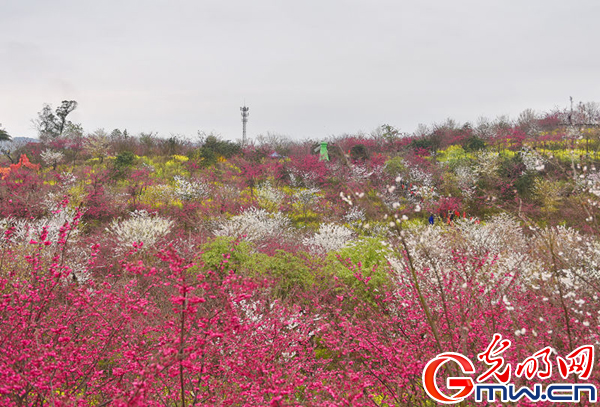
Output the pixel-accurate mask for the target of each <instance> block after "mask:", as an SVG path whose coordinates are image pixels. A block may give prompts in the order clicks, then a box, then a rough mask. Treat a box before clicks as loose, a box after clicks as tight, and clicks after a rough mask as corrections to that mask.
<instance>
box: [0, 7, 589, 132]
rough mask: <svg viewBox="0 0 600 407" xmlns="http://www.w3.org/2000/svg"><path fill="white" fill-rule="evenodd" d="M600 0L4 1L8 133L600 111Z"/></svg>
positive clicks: (302, 125) (1, 81)
mask: <svg viewBox="0 0 600 407" xmlns="http://www.w3.org/2000/svg"><path fill="white" fill-rule="evenodd" d="M599 17H600V2H599V1H598V0H573V1H565V0H562V1H555V0H535V1H533V0H502V1H481V0H472V1H471V0H454V1H448V0H438V1H423V0H413V1H404V0H389V1H377V0H371V1H357V0H344V1H342V0H338V1H332V0H303V1H286V0H254V1H238V0H235V1H227V0H168V1H167V0H118V1H117V0H101V1H87V0H53V1H47V0H15V1H12V0H0V123H2V125H3V127H4V128H5V129H6V130H7V131H8V133H9V134H11V135H12V136H31V137H34V136H36V131H35V130H34V129H33V127H32V124H31V120H32V119H34V118H36V116H37V112H38V111H40V110H41V109H42V106H43V104H44V103H49V104H51V105H52V106H53V107H54V108H55V107H57V106H58V105H59V104H60V101H62V100H64V99H74V100H77V101H78V102H79V107H78V108H77V110H76V111H75V112H73V113H72V114H71V116H69V118H70V119H71V120H72V121H74V122H78V123H81V124H82V125H83V127H84V129H85V130H86V131H87V132H91V131H94V130H95V129H98V128H104V129H106V130H107V131H111V130H112V129H114V128H120V129H125V128H126V129H127V130H128V131H129V132H130V133H138V132H141V131H145V132H149V131H155V132H158V133H159V134H160V135H161V136H169V135H170V134H181V135H186V136H193V135H195V134H196V132H197V131H198V130H202V131H205V132H211V131H213V132H216V133H219V134H221V135H222V136H223V137H225V138H229V139H237V138H240V137H241V118H240V111H239V107H240V106H242V105H243V104H244V101H245V102H246V104H247V105H248V106H249V107H250V117H249V122H248V134H249V136H251V137H253V136H256V135H257V134H265V133H266V132H272V133H278V134H283V135H287V136H290V137H292V138H295V139H303V138H313V139H317V138H323V137H327V136H330V135H339V134H343V133H356V132H359V131H364V132H370V131H371V130H373V129H375V128H376V127H377V126H379V125H381V124H384V123H387V124H391V125H394V126H396V127H398V128H400V129H401V130H402V131H407V132H412V131H414V130H415V128H416V127H417V125H418V124H419V123H425V124H431V123H434V122H442V121H444V120H445V119H446V118H448V117H451V118H453V119H455V120H457V121H460V122H465V121H475V120H476V119H477V118H478V117H479V116H487V117H490V118H492V119H493V118H495V117H496V116H499V115H502V114H508V115H510V116H511V117H515V116H516V115H518V113H519V112H520V111H522V110H524V109H526V108H533V109H535V110H538V111H541V110H550V109H552V108H553V107H556V106H559V107H566V106H567V105H568V102H569V100H568V99H569V96H573V98H574V100H575V101H600V52H598V49H599V48H598V46H599V44H598V42H599V40H600V28H598V21H597V20H598V18H599Z"/></svg>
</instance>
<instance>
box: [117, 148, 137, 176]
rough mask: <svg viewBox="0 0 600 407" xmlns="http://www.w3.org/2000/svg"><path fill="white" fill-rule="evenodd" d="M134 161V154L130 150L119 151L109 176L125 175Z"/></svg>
mask: <svg viewBox="0 0 600 407" xmlns="http://www.w3.org/2000/svg"><path fill="white" fill-rule="evenodd" d="M134 161H135V155H134V154H133V153H132V152H131V151H123V152H121V153H119V154H118V155H117V157H116V158H115V160H114V162H113V168H112V174H111V177H112V178H113V179H120V178H123V177H125V175H126V174H127V173H128V171H129V169H130V167H131V166H132V165H133V163H134Z"/></svg>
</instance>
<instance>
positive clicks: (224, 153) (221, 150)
mask: <svg viewBox="0 0 600 407" xmlns="http://www.w3.org/2000/svg"><path fill="white" fill-rule="evenodd" d="M241 150H242V147H241V146H240V145H239V144H238V143H234V142H232V141H229V140H221V139H219V138H218V137H216V136H213V135H210V136H208V137H206V140H205V141H204V144H203V145H202V147H200V148H198V149H196V150H195V151H193V152H192V153H191V154H190V159H192V160H196V161H200V164H201V165H202V166H203V167H209V166H211V165H214V164H215V163H216V162H217V160H218V159H219V157H225V158H231V157H233V156H234V155H236V154H238V153H239V152H240V151H241Z"/></svg>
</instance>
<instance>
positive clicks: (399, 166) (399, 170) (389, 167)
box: [385, 156, 407, 177]
mask: <svg viewBox="0 0 600 407" xmlns="http://www.w3.org/2000/svg"><path fill="white" fill-rule="evenodd" d="M406 170H407V168H406V165H404V159H403V158H402V157H400V156H397V157H394V158H391V159H389V160H387V161H386V162H385V172H387V173H388V174H389V175H391V176H392V177H396V176H398V175H399V174H403V173H405V172H406Z"/></svg>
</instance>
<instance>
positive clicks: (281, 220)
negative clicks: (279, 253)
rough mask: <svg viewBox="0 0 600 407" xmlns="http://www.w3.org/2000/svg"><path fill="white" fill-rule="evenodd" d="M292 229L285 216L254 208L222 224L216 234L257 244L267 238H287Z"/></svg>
mask: <svg viewBox="0 0 600 407" xmlns="http://www.w3.org/2000/svg"><path fill="white" fill-rule="evenodd" d="M290 227H291V222H290V220H289V218H288V217H287V216H285V215H284V214H282V213H280V212H276V213H269V212H267V211H266V210H264V209H257V208H254V207H252V208H249V209H246V210H245V211H244V212H242V213H241V214H239V215H236V216H234V217H232V218H231V219H227V220H225V221H223V222H220V223H219V225H218V227H217V228H216V230H215V231H214V234H215V235H217V236H231V237H243V238H244V239H245V240H248V241H252V242H256V241H260V240H262V239H265V238H278V237H279V238H285V237H286V235H287V233H288V232H289V230H290Z"/></svg>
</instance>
